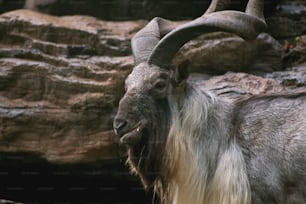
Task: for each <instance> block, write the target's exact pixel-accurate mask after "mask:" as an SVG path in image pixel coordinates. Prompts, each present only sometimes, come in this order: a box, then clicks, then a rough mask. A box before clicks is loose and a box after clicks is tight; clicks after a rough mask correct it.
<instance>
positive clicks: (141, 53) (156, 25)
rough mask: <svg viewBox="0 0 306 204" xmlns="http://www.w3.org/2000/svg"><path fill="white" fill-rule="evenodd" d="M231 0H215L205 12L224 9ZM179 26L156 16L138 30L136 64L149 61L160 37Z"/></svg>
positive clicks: (135, 44) (133, 44) (135, 47)
mask: <svg viewBox="0 0 306 204" xmlns="http://www.w3.org/2000/svg"><path fill="white" fill-rule="evenodd" d="M229 2H230V0H213V1H212V2H211V4H210V6H209V8H208V9H207V10H206V13H205V14H208V13H212V12H215V11H219V10H223V9H224V8H225V7H226V6H227V5H228V4H229ZM177 26H178V23H175V22H172V21H169V20H165V19H162V18H159V17H156V18H154V19H153V20H151V21H150V22H149V23H148V24H147V25H146V26H145V27H144V28H142V29H141V30H140V31H138V32H137V33H136V35H135V36H134V37H133V38H132V42H131V44H132V51H133V56H134V61H135V65H138V64H139V63H141V62H145V61H147V60H148V58H149V56H150V55H151V52H152V50H153V49H154V47H155V46H156V45H157V44H158V42H159V41H160V39H161V38H163V37H164V36H165V35H166V34H167V33H169V32H170V31H171V30H173V29H174V28H176V27H177Z"/></svg>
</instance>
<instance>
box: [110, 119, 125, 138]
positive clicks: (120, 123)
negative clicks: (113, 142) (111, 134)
mask: <svg viewBox="0 0 306 204" xmlns="http://www.w3.org/2000/svg"><path fill="white" fill-rule="evenodd" d="M126 126H127V121H126V120H124V119H121V118H115V120H114V123H113V127H114V130H115V133H116V134H117V135H122V134H123V133H124V128H125V127H126Z"/></svg>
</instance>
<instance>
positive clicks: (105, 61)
mask: <svg viewBox="0 0 306 204" xmlns="http://www.w3.org/2000/svg"><path fill="white" fill-rule="evenodd" d="M280 8H282V9H284V6H282V7H280ZM285 8H287V7H285ZM303 12H304V11H301V13H302V14H305V13H303ZM301 13H300V14H301ZM277 18H278V19H280V18H279V17H277ZM277 18H276V17H275V19H274V20H273V21H271V22H272V24H271V26H272V28H273V26H275V29H276V30H273V33H272V32H271V33H272V35H273V36H280V35H282V34H281V33H280V34H279V35H277V34H278V32H277V30H278V31H279V32H281V31H282V29H285V28H282V27H280V26H279V27H277V26H278V21H277ZM303 19H305V15H302V17H300V20H301V21H299V20H297V21H296V22H298V23H303V22H304V21H303ZM145 23H146V22H145V21H125V22H110V21H102V20H98V19H96V18H93V17H88V16H64V17H56V16H50V15H46V14H41V13H38V12H33V11H29V10H17V11H12V12H8V13H4V14H2V15H0V170H1V171H0V180H1V184H0V199H1V198H5V199H11V200H16V201H20V202H24V201H28V202H43V201H44V202H46V201H50V200H51V201H54V202H70V201H71V200H69V197H74V198H75V199H79V201H84V202H102V203H103V201H104V200H105V201H106V199H113V202H114V203H115V202H119V201H122V202H131V203H137V202H140V203H144V202H145V201H144V200H146V199H147V200H150V198H146V195H145V194H144V192H143V191H142V189H141V186H139V183H138V182H137V181H136V180H135V178H134V177H132V176H130V175H129V173H128V169H126V168H125V167H124V160H125V153H124V149H123V148H122V147H120V145H119V144H118V138H117V137H116V136H115V135H114V133H113V130H112V120H113V117H114V115H115V113H116V108H117V105H118V101H119V99H120V98H121V96H122V95H123V83H124V79H125V78H126V76H127V74H128V73H129V72H130V71H131V69H132V67H133V59H132V56H131V50H130V39H131V37H132V36H133V35H134V34H135V32H137V31H138V30H139V29H140V28H142V27H143V26H144V25H145ZM273 23H274V24H273ZM288 26H289V25H288ZM301 29H302V28H301ZM288 30H289V29H288ZM303 33H305V31H303V30H300V31H299V32H297V33H291V34H290V35H289V37H290V38H288V39H287V38H286V37H288V35H287V34H286V35H283V36H281V37H280V38H281V40H280V41H278V40H275V38H273V37H272V36H271V35H270V34H261V35H260V36H259V37H258V38H257V39H256V40H255V41H253V42H245V41H243V40H241V39H239V38H238V37H235V36H233V35H229V34H224V33H215V34H210V35H204V36H201V37H200V38H198V39H195V40H193V41H191V42H189V43H188V44H186V45H185V46H184V47H183V48H181V50H180V52H179V53H178V55H177V56H176V58H175V60H174V62H175V63H176V64H178V63H180V62H181V61H182V60H183V59H189V60H190V61H191V64H190V65H189V66H190V67H189V68H190V69H191V71H193V72H197V73H198V74H194V77H195V78H197V79H208V78H210V77H211V76H212V75H217V74H224V73H225V72H227V71H233V72H246V73H252V74H256V75H257V76H255V75H251V74H245V73H244V74H242V73H237V74H234V73H228V74H225V75H220V76H218V77H213V78H210V79H209V80H205V81H203V82H202V83H201V84H202V85H203V86H205V87H207V89H210V90H212V91H215V92H216V93H217V94H220V95H222V96H224V97H229V98H230V99H231V100H235V99H236V98H240V97H247V96H250V95H253V94H266V93H275V92H293V91H300V90H305V87H306V65H305V64H306V57H305V56H306V37H305V36H303V35H302V34H303ZM292 39H293V40H292ZM285 40H286V41H285ZM224 62H226V63H224ZM199 73H200V74H199ZM37 178H38V179H39V181H38V182H37V181H34V179H37ZM60 192H64V193H65V194H66V195H67V197H64V198H63V197H59V193H60ZM88 192H89V193H90V197H91V198H89V197H87V196H85V193H88ZM33 194H34V195H33ZM149 195H150V194H149ZM2 196H3V197H2ZM119 197H120V198H119ZM148 197H150V196H148ZM140 200H141V201H140Z"/></svg>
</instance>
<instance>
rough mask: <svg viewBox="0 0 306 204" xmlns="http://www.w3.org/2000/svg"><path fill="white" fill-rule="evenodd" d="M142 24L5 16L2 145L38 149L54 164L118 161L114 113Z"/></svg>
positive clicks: (17, 149) (26, 13)
mask: <svg viewBox="0 0 306 204" xmlns="http://www.w3.org/2000/svg"><path fill="white" fill-rule="evenodd" d="M140 26H142V24H141V23H139V22H138V23H137V22H122V23H116V24H113V23H110V22H102V21H97V20H96V19H94V18H91V17H83V16H76V17H61V18H59V17H54V16H48V15H42V14H39V13H35V12H31V11H27V10H20V11H15V12H10V13H6V14H3V15H2V16H1V17H0V27H1V28H0V30H1V32H2V35H1V36H3V37H2V38H1V41H0V43H1V44H0V46H1V47H0V56H1V60H0V66H1V75H0V82H1V83H0V84H1V85H0V93H1V95H0V101H1V110H0V117H1V120H0V124H1V125H0V127H1V131H0V132H1V135H0V141H1V145H0V151H3V152H34V153H36V154H39V155H41V157H42V158H45V159H46V160H48V161H49V162H56V163H78V162H81V163H83V162H92V161H96V160H97V159H99V158H102V159H103V158H105V159H106V160H109V159H110V158H113V157H115V158H116V157H117V160H118V159H119V158H118V153H117V150H118V148H117V137H115V136H114V134H113V132H112V115H114V113H115V106H116V104H117V102H118V100H119V99H120V97H121V93H122V89H123V88H122V85H123V79H124V78H125V77H126V75H127V74H128V72H129V71H130V69H131V67H132V58H131V56H129V55H128V54H130V48H129V47H130V46H129V45H130V44H129V43H130V37H131V34H132V33H133V32H134V31H135V30H137V29H138V28H139V27H140ZM122 28H124V29H122Z"/></svg>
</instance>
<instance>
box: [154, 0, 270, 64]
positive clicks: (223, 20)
mask: <svg viewBox="0 0 306 204" xmlns="http://www.w3.org/2000/svg"><path fill="white" fill-rule="evenodd" d="M262 1H263V0H250V1H249V2H248V5H247V9H246V13H243V12H239V11H219V12H215V13H209V14H207V13H205V14H204V15H203V16H201V17H199V18H197V19H195V20H193V21H191V22H189V23H186V24H184V25H182V26H180V27H178V28H176V29H174V30H172V31H171V32H169V33H168V34H167V35H166V36H165V37H164V38H162V39H161V40H160V41H159V43H158V44H157V45H156V46H155V47H154V49H153V51H152V53H151V55H150V56H149V59H148V64H154V65H157V66H159V67H163V68H167V67H169V64H170V62H171V60H172V58H173V57H174V55H175V54H176V52H177V51H178V49H179V48H180V47H181V46H183V45H184V44H185V43H186V42H188V41H189V40H191V39H193V38H195V37H197V36H199V35H201V34H204V33H209V32H215V31H225V32H230V33H234V34H236V35H238V36H240V37H242V38H244V39H254V38H256V37H257V35H258V34H259V33H261V32H262V31H264V30H265V28H266V23H265V21H264V17H263V2H262ZM209 12H210V11H209Z"/></svg>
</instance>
